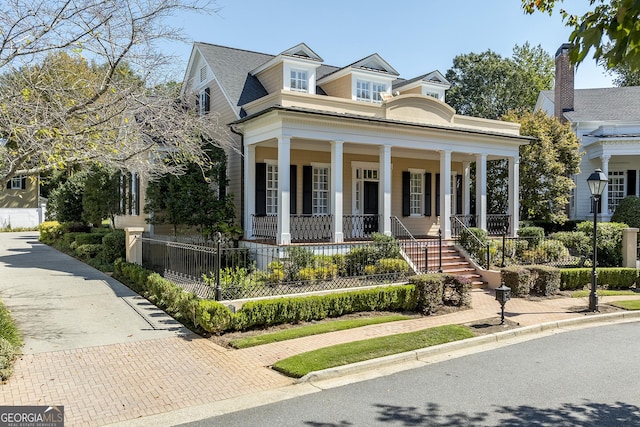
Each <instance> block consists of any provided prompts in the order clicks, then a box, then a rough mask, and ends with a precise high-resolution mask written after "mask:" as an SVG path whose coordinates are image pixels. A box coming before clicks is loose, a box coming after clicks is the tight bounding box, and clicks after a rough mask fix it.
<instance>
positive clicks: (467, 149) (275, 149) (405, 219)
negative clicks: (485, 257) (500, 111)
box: [235, 108, 527, 244]
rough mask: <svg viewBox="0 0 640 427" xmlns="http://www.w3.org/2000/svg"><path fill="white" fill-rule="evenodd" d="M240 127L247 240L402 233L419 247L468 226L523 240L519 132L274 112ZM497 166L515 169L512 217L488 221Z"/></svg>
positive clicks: (291, 240) (504, 215) (510, 191)
mask: <svg viewBox="0 0 640 427" xmlns="http://www.w3.org/2000/svg"><path fill="white" fill-rule="evenodd" d="M487 122H488V121H487ZM491 122H493V121H491ZM492 124H493V123H492ZM509 125H513V124H506V126H507V127H508V126H509ZM235 126H237V128H236V130H237V131H240V132H241V133H242V135H243V140H244V152H243V154H244V177H243V178H244V195H243V201H244V203H243V207H244V209H243V228H244V231H245V234H244V239H245V240H265V241H271V242H274V243H277V244H290V243H305V242H308V243H312V242H333V243H341V242H345V241H353V240H366V239H370V238H371V235H372V234H373V233H374V232H378V233H382V234H385V235H397V232H396V230H395V227H396V225H395V224H397V223H400V224H401V227H402V228H404V229H405V230H406V231H407V232H408V233H410V234H411V235H413V236H416V237H424V236H433V235H438V233H439V232H440V233H441V235H442V238H444V239H449V238H451V237H453V236H455V234H456V233H457V231H458V229H459V224H461V223H463V224H465V225H467V226H475V227H479V228H482V229H484V230H487V231H489V232H492V234H493V233H495V232H497V231H499V234H503V232H504V229H505V225H506V226H507V234H508V235H512V236H513V235H516V233H517V227H518V221H519V218H518V211H519V203H518V187H519V183H518V172H519V171H518V168H519V154H518V149H519V146H520V145H523V144H525V143H526V141H527V138H525V137H520V136H519V135H518V133H517V132H515V133H514V131H513V129H511V128H508V129H504V130H500V129H498V130H489V129H487V128H482V129H476V128H473V127H470V126H469V127H465V126H456V127H454V126H436V125H423V124H417V123H404V122H398V121H394V120H387V119H380V118H361V117H357V116H348V115H337V114H330V113H321V112H309V111H299V110H297V109H290V108H270V109H268V111H265V112H261V113H260V114H257V115H254V116H250V117H248V118H247V119H244V120H241V121H239V122H238V123H237V124H236V125H235ZM265 129H268V130H265ZM515 130H516V131H517V127H515ZM498 159H506V160H507V162H508V170H509V180H508V182H509V184H508V199H509V201H508V209H507V211H506V212H501V213H498V214H489V213H488V212H487V162H488V161H490V160H498ZM472 162H475V164H476V167H475V171H476V172H475V183H476V186H475V212H472V206H471V199H472V198H471V164H472ZM444 177H447V178H446V179H444ZM283 213H284V214H283Z"/></svg>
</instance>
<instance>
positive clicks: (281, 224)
mask: <svg viewBox="0 0 640 427" xmlns="http://www.w3.org/2000/svg"><path fill="white" fill-rule="evenodd" d="M290 164H291V137H289V136H281V137H279V138H278V235H277V236H276V241H277V243H278V244H280V245H288V244H290V243H291V229H290V224H291V218H290V216H289V207H290V206H289V204H290V203H289V200H290V198H291V194H290V191H291V188H290V187H291V177H290V175H291V172H290Z"/></svg>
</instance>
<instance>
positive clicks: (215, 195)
mask: <svg viewBox="0 0 640 427" xmlns="http://www.w3.org/2000/svg"><path fill="white" fill-rule="evenodd" d="M209 156H210V158H211V159H212V163H211V165H210V168H209V169H208V170H207V171H206V172H205V173H204V174H203V171H202V170H201V168H200V167H199V166H198V165H196V164H194V163H191V164H189V165H188V166H187V171H186V173H184V174H183V175H180V176H175V175H165V176H163V177H160V178H159V179H157V180H155V181H152V182H150V183H149V185H148V186H147V195H146V203H145V212H147V213H150V212H151V213H153V215H152V217H151V218H150V219H148V221H149V222H150V223H152V224H170V225H171V226H172V227H173V232H174V236H175V235H176V234H177V232H178V227H179V226H180V225H186V226H190V227H194V228H195V229H196V230H198V232H199V233H200V234H201V235H202V236H203V237H204V238H206V239H210V238H213V236H214V233H217V232H223V233H231V234H233V233H236V232H237V230H236V228H235V227H234V225H233V222H234V210H233V204H232V198H231V196H230V195H225V194H220V192H219V191H217V189H218V188H224V187H225V186H226V185H227V182H226V170H225V168H226V166H225V165H226V157H225V155H224V152H223V151H222V150H220V149H213V150H211V151H210V153H209ZM216 187H217V188H216Z"/></svg>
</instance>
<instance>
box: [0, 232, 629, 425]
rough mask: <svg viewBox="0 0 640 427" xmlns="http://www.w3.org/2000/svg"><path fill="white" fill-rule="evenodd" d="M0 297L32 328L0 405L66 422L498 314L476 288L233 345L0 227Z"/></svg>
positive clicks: (252, 382) (167, 407) (120, 413)
mask: <svg viewBox="0 0 640 427" xmlns="http://www.w3.org/2000/svg"><path fill="white" fill-rule="evenodd" d="M616 298H617V299H630V298H629V297H622V298H620V297H616ZM633 298H635V297H633ZM0 299H2V300H3V302H4V303H5V305H6V306H7V307H8V308H9V309H10V310H11V311H12V314H13V316H14V318H15V319H16V321H17V323H18V325H19V327H20V328H21V330H22V331H23V332H24V334H25V347H24V352H25V354H24V355H23V356H22V357H21V358H20V359H19V360H18V361H17V363H16V365H15V373H14V375H13V377H12V378H10V379H9V381H8V382H7V383H6V384H3V385H1V386H0V405H64V407H65V421H66V424H65V425H67V426H98V425H105V424H111V423H117V422H123V421H127V420H131V422H132V423H134V424H136V425H149V424H148V423H147V422H146V421H145V419H144V418H142V417H146V416H151V415H158V414H163V413H168V412H170V411H177V410H184V409H186V408H195V407H199V406H202V405H208V404H213V403H216V402H218V403H219V405H221V406H223V407H224V405H225V401H231V400H233V399H234V398H247V399H248V398H249V397H250V396H255V395H257V394H259V393H261V392H265V391H269V390H278V389H282V388H283V387H285V386H288V385H292V384H294V383H295V381H294V380H292V379H290V378H286V377H284V376H282V375H280V374H278V373H276V372H275V371H273V370H271V369H270V368H269V366H270V365H271V364H273V363H274V362H275V361H277V360H279V359H281V358H284V357H288V356H291V355H294V354H298V353H301V352H304V351H309V350H312V349H316V348H321V347H324V346H328V345H332V344H338V343H344V342H350V341H354V340H360V339H366V338H370V337H377V336H383V335H389V334H395V333H401V332H408V331H414V330H418V329H424V328H428V327H431V326H437V325H444V324H452V323H468V322H474V321H478V320H482V319H487V318H495V317H496V316H497V315H498V314H499V304H498V303H497V302H496V301H495V300H494V296H493V294H492V293H491V292H490V291H484V290H474V291H473V308H472V309H470V310H465V311H461V312H458V313H452V314H447V315H442V316H432V317H424V318H419V319H415V320H407V321H401V322H393V323H389V324H383V325H372V326H367V327H363V328H358V329H352V330H347V331H340V332H333V333H330V334H323V335H320V336H313V337H306V338H299V339H296V340H291V341H285V342H282V343H274V344H269V345H265V346H259V347H252V348H248V349H244V350H228V349H225V348H222V347H219V346H217V345H215V344H214V343H212V342H211V341H210V340H207V339H204V338H201V337H198V336H196V335H193V334H191V333H189V331H187V330H185V329H184V328H182V327H180V325H179V324H176V323H175V322H174V321H173V320H172V319H171V318H169V317H168V316H166V315H165V314H164V313H163V312H161V311H160V310H158V309H157V308H155V307H154V306H153V305H151V304H149V303H148V302H146V300H142V299H139V298H137V297H136V295H135V294H134V293H132V292H131V291H130V290H129V289H128V288H126V287H124V286H123V285H121V284H120V283H118V282H117V281H115V280H113V279H111V278H110V277H108V276H106V275H103V274H102V273H100V272H97V271H96V270H94V269H92V268H90V267H87V266H86V265H85V264H83V263H81V262H79V261H77V260H75V259H73V258H71V257H68V256H66V255H64V254H61V253H59V252H58V251H56V250H54V249H51V248H49V247H48V246H46V245H42V244H40V243H39V242H38V241H37V234H34V233H0ZM613 299H614V298H613V297H604V298H603V297H601V299H600V302H601V304H603V303H606V302H608V301H611V300H613ZM587 303H588V302H587V299H586V298H584V299H570V298H556V299H549V300H541V301H527V300H523V299H517V298H516V299H512V300H511V301H509V302H508V303H507V315H508V318H509V319H510V320H512V321H515V322H519V323H520V324H521V325H522V326H527V325H533V324H538V323H544V322H549V321H555V320H562V319H567V318H576V317H583V316H585V315H584V314H582V313H578V312H576V310H575V307H579V306H585V307H586V306H587ZM136 420H137V421H136ZM184 421H188V420H184ZM149 422H152V421H151V420H149ZM156 424H157V422H156Z"/></svg>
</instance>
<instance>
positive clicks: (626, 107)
mask: <svg viewBox="0 0 640 427" xmlns="http://www.w3.org/2000/svg"><path fill="white" fill-rule="evenodd" d="M570 47H571V45H569V44H563V45H562V46H561V47H560V48H559V49H558V51H557V52H556V83H555V88H554V90H550V91H542V92H540V95H539V97H538V102H537V104H536V108H537V109H542V110H544V111H546V112H547V113H548V114H549V115H555V116H557V117H558V118H560V120H562V121H565V122H568V123H569V125H570V126H571V129H572V131H573V132H575V133H576V135H577V136H578V139H579V140H580V143H581V151H582V153H583V157H582V162H581V164H580V171H581V172H580V174H578V175H576V176H575V177H574V180H575V183H576V188H575V190H574V194H573V197H571V201H570V206H569V217H570V218H571V219H578V220H580V219H590V218H592V217H593V210H592V209H593V207H592V199H591V193H590V191H589V187H588V185H587V177H588V176H589V175H590V174H591V173H592V172H593V171H594V170H595V169H598V168H599V169H601V170H602V171H603V172H604V174H605V175H606V176H608V178H609V184H608V186H607V187H606V188H605V190H604V193H603V195H602V201H603V202H604V201H606V203H602V204H601V206H600V213H601V220H603V221H608V220H610V219H611V216H612V215H613V212H614V211H615V209H616V207H617V206H618V204H619V203H620V201H621V200H622V199H623V198H625V197H626V196H628V195H635V196H637V195H639V194H640V192H639V190H640V182H639V179H640V87H638V86H634V87H611V88H602V89H575V88H574V68H573V66H572V64H571V63H570V61H569V58H568V50H569V48H570Z"/></svg>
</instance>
